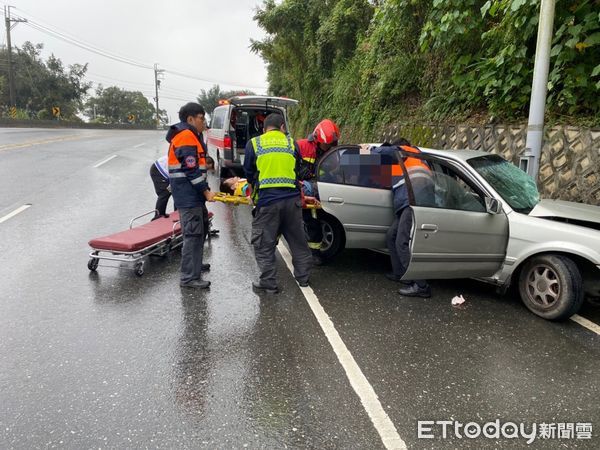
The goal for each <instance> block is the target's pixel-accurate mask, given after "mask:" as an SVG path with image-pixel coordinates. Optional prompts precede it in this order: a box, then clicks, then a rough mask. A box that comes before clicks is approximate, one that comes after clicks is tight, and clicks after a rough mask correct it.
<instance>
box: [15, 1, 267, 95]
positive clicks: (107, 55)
mask: <svg viewBox="0 0 600 450" xmlns="http://www.w3.org/2000/svg"><path fill="white" fill-rule="evenodd" d="M15 9H17V10H19V11H22V10H20V9H19V8H15ZM28 15H29V14H28ZM27 20H28V22H27V25H29V26H30V27H32V28H34V29H36V30H38V31H40V32H42V33H45V34H48V35H50V36H53V37H55V38H58V39H60V40H63V41H65V42H67V43H69V44H72V45H75V46H77V47H80V48H82V49H84V50H87V51H90V52H92V53H96V54H98V55H100V56H104V57H105V58H109V59H112V60H115V61H118V62H122V63H125V64H129V65H132V66H136V67H141V68H143V69H154V67H153V65H150V64H147V63H143V62H140V61H136V60H133V59H131V58H127V57H124V56H120V55H117V54H115V53H112V52H109V51H107V50H103V49H100V48H99V47H96V46H94V45H92V44H88V43H86V42H84V41H82V40H81V39H78V38H75V37H71V36H68V35H67V34H66V33H60V32H58V31H55V30H54V29H52V28H50V27H47V26H45V25H42V24H40V23H38V22H36V21H33V20H31V19H27ZM163 71H164V72H165V73H169V74H171V75H175V76H178V77H183V78H189V79H192V80H197V81H202V82H205V83H213V84H214V83H216V84H225V85H228V86H233V87H238V88H245V89H267V88H266V87H265V86H249V85H245V84H239V83H236V82H231V81H228V80H226V81H223V80H216V79H212V78H206V77H200V76H198V75H193V74H188V73H183V72H180V71H177V70H172V69H163Z"/></svg>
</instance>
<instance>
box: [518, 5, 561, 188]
mask: <svg viewBox="0 0 600 450" xmlns="http://www.w3.org/2000/svg"><path fill="white" fill-rule="evenodd" d="M554 9H555V0H542V4H541V6H540V23H539V25H538V35H537V45H536V51H535V65H534V68H533V86H532V88H531V102H530V104H529V123H528V125H527V141H526V144H525V146H526V149H525V159H526V160H527V163H526V166H527V173H528V174H529V175H531V176H532V177H533V178H534V179H535V180H536V182H537V178H538V174H539V169H540V156H541V154H542V138H543V135H544V113H545V108H546V93H547V90H548V70H549V67H550V48H551V46H552V34H553V33H552V30H553V26H554Z"/></svg>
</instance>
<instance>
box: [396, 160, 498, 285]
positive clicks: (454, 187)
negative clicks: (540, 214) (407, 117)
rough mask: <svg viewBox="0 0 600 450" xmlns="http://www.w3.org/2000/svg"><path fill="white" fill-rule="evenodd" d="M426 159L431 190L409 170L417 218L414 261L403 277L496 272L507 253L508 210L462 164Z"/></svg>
mask: <svg viewBox="0 0 600 450" xmlns="http://www.w3.org/2000/svg"><path fill="white" fill-rule="evenodd" d="M411 156H412V155H411ZM423 160H424V161H426V163H427V164H428V166H429V167H430V168H431V174H430V175H431V180H430V183H431V184H430V188H429V190H428V191H427V190H419V189H416V187H417V184H418V182H419V180H416V179H414V178H411V174H410V171H409V172H408V182H407V183H408V185H409V186H408V187H409V189H410V190H411V194H412V195H411V197H412V198H411V208H412V212H413V219H414V221H413V230H412V241H411V260H410V264H409V267H408V270H407V272H406V273H405V275H404V277H403V278H404V279H407V280H408V279H422V278H434V279H435V278H467V277H469V278H471V277H489V276H492V275H493V274H494V273H496V272H497V271H498V270H499V269H500V267H501V266H502V263H503V262H504V259H505V256H506V246H507V243H508V219H507V217H506V214H505V213H504V212H503V211H499V210H498V208H497V202H494V201H491V200H492V199H491V198H490V196H489V195H488V194H487V193H486V192H485V191H483V189H482V188H481V187H480V186H477V185H476V183H475V182H474V181H473V180H472V179H470V177H469V176H468V174H466V173H465V172H464V169H462V168H461V167H460V166H458V165H457V164H453V163H450V162H447V161H443V160H441V159H436V158H433V157H429V158H423ZM486 197H487V198H489V200H486Z"/></svg>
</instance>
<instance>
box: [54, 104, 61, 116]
mask: <svg viewBox="0 0 600 450" xmlns="http://www.w3.org/2000/svg"><path fill="white" fill-rule="evenodd" d="M52 115H53V116H54V117H60V107H58V106H53V107H52Z"/></svg>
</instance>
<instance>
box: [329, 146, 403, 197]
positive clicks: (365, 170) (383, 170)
mask: <svg viewBox="0 0 600 450" xmlns="http://www.w3.org/2000/svg"><path fill="white" fill-rule="evenodd" d="M339 153H340V166H341V168H342V171H343V173H344V184H348V185H352V186H363V187H370V188H375V189H390V188H391V185H392V184H391V181H392V169H391V167H392V166H391V164H390V163H391V162H392V161H391V159H390V158H389V157H387V156H386V155H380V154H372V153H370V152H369V151H368V150H366V151H365V150H362V151H361V150H359V149H358V148H350V149H343V150H340V152H339Z"/></svg>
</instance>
